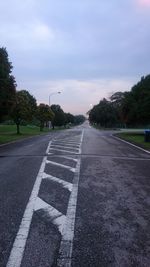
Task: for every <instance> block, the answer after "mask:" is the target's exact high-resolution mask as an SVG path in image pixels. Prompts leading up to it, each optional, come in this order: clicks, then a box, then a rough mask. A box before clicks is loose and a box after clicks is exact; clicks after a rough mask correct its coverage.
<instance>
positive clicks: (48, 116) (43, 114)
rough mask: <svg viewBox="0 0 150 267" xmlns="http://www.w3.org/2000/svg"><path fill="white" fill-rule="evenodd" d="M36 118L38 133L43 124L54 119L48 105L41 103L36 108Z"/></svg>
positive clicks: (41, 129)
mask: <svg viewBox="0 0 150 267" xmlns="http://www.w3.org/2000/svg"><path fill="white" fill-rule="evenodd" d="M36 117H37V119H38V120H39V121H40V131H43V128H44V124H45V123H47V122H49V121H51V120H52V119H53V118H54V113H53V112H52V110H51V108H50V106H49V105H46V104H42V103H41V104H40V105H39V106H38V107H37V114H36Z"/></svg>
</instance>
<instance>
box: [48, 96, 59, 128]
mask: <svg viewBox="0 0 150 267" xmlns="http://www.w3.org/2000/svg"><path fill="white" fill-rule="evenodd" d="M57 94H61V92H53V93H51V94H50V95H49V107H50V106H51V96H52V95H57ZM50 128H51V121H49V129H50Z"/></svg>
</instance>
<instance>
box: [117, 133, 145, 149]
mask: <svg viewBox="0 0 150 267" xmlns="http://www.w3.org/2000/svg"><path fill="white" fill-rule="evenodd" d="M115 136H118V137H120V138H121V139H123V140H126V141H128V142H130V143H132V144H134V145H137V146H140V147H142V148H144V149H146V150H149V151H150V142H145V141H144V133H143V132H139V133H135V132H134V133H133V132H127V133H126V132H124V133H117V134H115Z"/></svg>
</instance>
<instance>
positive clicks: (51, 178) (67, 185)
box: [43, 172, 73, 192]
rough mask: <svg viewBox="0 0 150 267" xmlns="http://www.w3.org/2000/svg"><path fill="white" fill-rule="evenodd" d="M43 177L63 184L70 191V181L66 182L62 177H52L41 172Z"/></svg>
mask: <svg viewBox="0 0 150 267" xmlns="http://www.w3.org/2000/svg"><path fill="white" fill-rule="evenodd" d="M43 179H49V180H51V181H54V182H56V183H59V184H61V186H63V187H64V188H66V189H68V190H69V191H70V192H71V191H72V186H73V185H72V183H69V182H66V181H64V180H62V179H59V178H57V177H54V176H52V175H50V174H47V173H45V172H44V173H43Z"/></svg>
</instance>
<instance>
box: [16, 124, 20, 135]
mask: <svg viewBox="0 0 150 267" xmlns="http://www.w3.org/2000/svg"><path fill="white" fill-rule="evenodd" d="M17 134H20V124H19V123H17Z"/></svg>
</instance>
